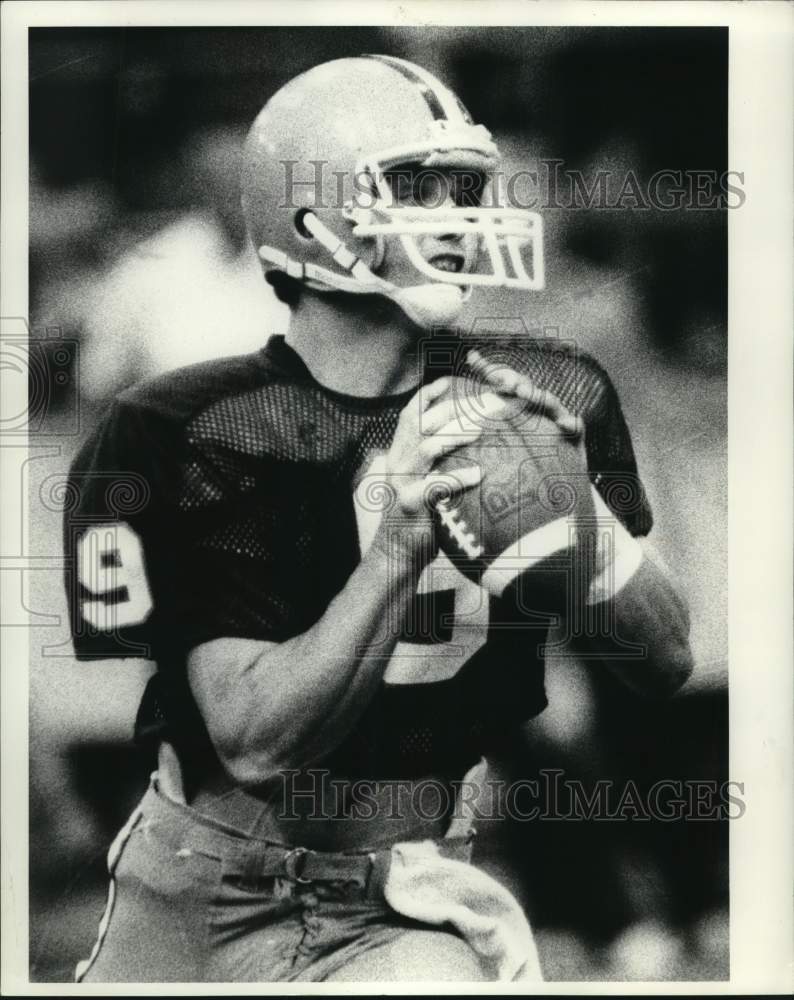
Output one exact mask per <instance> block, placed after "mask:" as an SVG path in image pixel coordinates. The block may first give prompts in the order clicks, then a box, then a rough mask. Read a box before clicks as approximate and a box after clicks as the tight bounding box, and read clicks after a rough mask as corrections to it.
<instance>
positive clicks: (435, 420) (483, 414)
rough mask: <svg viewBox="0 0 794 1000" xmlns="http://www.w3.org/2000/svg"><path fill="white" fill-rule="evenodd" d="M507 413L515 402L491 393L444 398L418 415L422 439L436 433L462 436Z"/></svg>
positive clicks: (513, 407)
mask: <svg viewBox="0 0 794 1000" xmlns="http://www.w3.org/2000/svg"><path fill="white" fill-rule="evenodd" d="M511 410H515V403H511V401H510V399H506V398H505V397H504V396H500V395H497V393H495V392H485V393H482V394H480V395H477V396H471V395H469V396H465V397H463V396H461V397H460V398H452V399H444V400H442V401H441V402H440V403H436V404H435V405H434V406H431V407H430V409H428V410H427V411H426V412H425V413H424V414H423V415H422V425H421V431H422V434H424V435H425V436H428V435H430V434H436V433H439V432H440V433H443V434H450V433H455V432H456V431H457V432H460V433H465V432H466V431H473V430H477V429H478V428H481V427H483V426H485V425H487V424H488V423H490V422H493V421H496V420H501V419H502V418H503V417H506V416H507V415H508V414H509V413H510V412H511Z"/></svg>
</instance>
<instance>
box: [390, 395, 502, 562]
mask: <svg viewBox="0 0 794 1000" xmlns="http://www.w3.org/2000/svg"><path fill="white" fill-rule="evenodd" d="M449 385H450V382H449V379H447V378H440V379H437V380H436V381H435V382H432V383H430V384H429V385H426V386H423V387H422V388H421V389H420V390H419V391H418V392H417V393H416V395H415V396H413V397H412V398H411V399H410V400H409V402H408V404H407V405H406V407H405V408H404V410H403V411H402V413H401V414H400V419H399V423H398V424H397V431H396V433H395V435H394V440H393V441H392V445H391V448H390V449H389V451H388V454H387V455H386V458H385V468H384V486H385V488H386V490H387V491H388V493H389V498H388V499H389V505H388V509H387V510H386V511H385V513H384V516H383V519H382V521H381V526H380V529H379V532H378V534H379V536H380V538H379V541H380V542H381V544H384V543H385V542H386V535H387V533H388V536H389V538H388V544H389V546H390V547H393V546H394V545H395V544H397V545H399V546H400V548H401V549H402V550H404V551H407V552H408V553H409V555H410V556H411V557H412V558H422V557H423V556H424V560H425V561H429V559H430V558H432V556H433V555H434V554H435V549H434V546H433V543H432V536H433V530H432V508H433V506H434V505H435V504H436V503H437V502H438V500H439V499H442V498H443V499H450V500H454V499H455V497H457V496H459V495H460V494H461V493H462V492H463V491H465V490H470V489H471V488H472V487H474V486H476V485H477V484H478V483H479V482H480V479H481V478H482V471H481V470H480V468H479V467H478V466H468V467H466V468H462V469H460V470H457V471H456V472H455V473H442V472H439V471H438V470H436V468H435V466H436V463H437V462H438V461H439V459H441V458H442V457H443V456H444V455H448V454H450V452H453V451H455V450H456V449H457V448H460V447H461V446H462V445H464V444H471V443H472V442H473V441H476V440H477V438H478V437H479V435H480V434H482V430H483V428H482V427H477V426H472V425H469V426H467V427H465V428H464V427H462V425H461V421H460V418H459V406H458V400H456V399H455V398H454V396H450V397H448V398H446V399H441V398H440V397H441V396H443V395H444V393H445V392H446V390H447V389H448V388H449Z"/></svg>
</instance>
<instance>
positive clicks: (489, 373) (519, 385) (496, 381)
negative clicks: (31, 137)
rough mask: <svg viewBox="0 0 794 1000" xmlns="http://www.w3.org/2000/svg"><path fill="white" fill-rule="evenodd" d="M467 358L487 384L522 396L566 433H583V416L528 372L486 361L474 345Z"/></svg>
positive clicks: (576, 435) (532, 408)
mask: <svg viewBox="0 0 794 1000" xmlns="http://www.w3.org/2000/svg"><path fill="white" fill-rule="evenodd" d="M466 360H467V362H468V364H469V366H470V367H471V368H472V369H473V370H474V371H475V372H477V374H479V375H480V376H481V377H482V378H484V379H485V380H486V381H487V382H488V383H489V385H492V386H493V387H494V388H496V389H498V390H499V391H500V392H507V393H510V394H511V395H514V396H517V397H518V398H519V399H522V400H525V401H526V402H527V403H528V404H529V408H530V409H531V410H532V411H533V412H534V413H540V414H542V415H543V416H545V417H548V418H549V420H553V421H554V422H555V423H556V424H557V426H558V427H559V428H560V430H561V431H563V432H564V433H565V434H569V435H571V436H572V437H575V438H577V439H578V438H581V437H582V435H583V434H584V423H583V422H582V420H581V419H580V418H579V417H577V416H575V415H574V414H573V413H571V412H570V410H568V408H567V407H566V406H564V404H563V403H562V401H561V400H560V399H558V397H557V396H555V395H554V393H553V392H550V391H549V390H548V389H541V388H540V387H539V386H537V385H535V383H534V382H533V381H532V379H531V378H530V377H529V376H528V375H523V374H521V373H520V372H517V371H515V370H514V369H512V368H508V367H506V366H498V365H493V364H489V363H488V362H487V361H486V360H485V358H483V356H482V355H481V354H480V353H479V351H476V350H473V349H472V350H470V351H469V352H468V354H467V356H466Z"/></svg>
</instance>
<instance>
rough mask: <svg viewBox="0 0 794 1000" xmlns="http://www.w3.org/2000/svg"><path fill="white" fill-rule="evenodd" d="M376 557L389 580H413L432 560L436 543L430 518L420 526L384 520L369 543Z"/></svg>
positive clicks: (435, 550)
mask: <svg viewBox="0 0 794 1000" xmlns="http://www.w3.org/2000/svg"><path fill="white" fill-rule="evenodd" d="M372 551H373V553H374V555H375V557H376V558H377V559H378V560H379V561H380V562H381V563H383V562H384V561H385V567H386V569H387V571H388V576H389V579H391V580H395V579H398V578H400V577H401V576H409V577H415V576H418V574H419V573H421V572H422V570H423V569H424V568H425V566H427V565H429V563H431V562H432V561H433V559H435V557H436V554H437V552H438V541H437V539H436V536H435V532H434V530H433V525H432V522H430V520H429V519H427V520H426V521H423V523H422V524H421V525H410V526H406V525H405V524H403V523H400V521H398V520H396V519H395V520H392V519H389V518H384V519H383V521H382V522H381V525H380V527H379V528H378V531H377V532H376V534H375V537H374V539H373V541H372Z"/></svg>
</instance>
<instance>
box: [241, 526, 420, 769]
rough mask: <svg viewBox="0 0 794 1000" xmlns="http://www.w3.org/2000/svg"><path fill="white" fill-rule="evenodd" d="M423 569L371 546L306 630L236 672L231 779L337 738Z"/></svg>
mask: <svg viewBox="0 0 794 1000" xmlns="http://www.w3.org/2000/svg"><path fill="white" fill-rule="evenodd" d="M422 566H423V562H422V561H421V560H419V559H416V558H414V557H412V556H410V555H407V554H405V555H403V556H400V555H399V553H391V554H390V555H387V554H386V552H385V551H384V550H383V549H382V548H380V547H378V546H373V547H372V548H371V549H370V551H369V552H368V553H367V555H366V556H365V557H364V558H363V559H362V561H361V563H360V564H359V565H358V567H357V568H356V569H355V570H354V572H353V573H352V575H351V576H350V578H349V580H348V582H347V584H346V585H345V587H344V588H343V589H342V590H341V591H340V593H339V594H338V595H337V596H336V598H335V599H334V600H333V601H332V602H331V603H330V604H329V606H328V608H327V609H326V611H325V614H324V615H323V616H322V617H321V618H320V619H319V620H318V621H317V622H316V624H315V625H314V626H312V628H310V629H309V630H308V631H306V632H305V633H303V634H301V635H299V636H296V637H295V638H293V639H290V640H288V641H286V642H283V643H280V644H279V645H278V646H270V647H269V648H268V649H266V650H265V651H263V652H262V653H261V654H260V655H258V656H255V657H253V658H252V659H251V661H250V662H249V663H247V664H246V665H245V666H244V668H243V672H242V676H241V681H242V683H241V684H240V685H238V686H237V690H238V691H240V692H243V695H242V701H243V702H244V704H241V705H240V708H241V715H240V716H239V718H240V728H239V731H238V732H237V733H236V734H235V739H234V743H235V747H236V752H233V753H232V754H231V755H229V759H228V760H227V766H230V769H231V770H232V771H233V773H234V776H235V777H236V778H238V780H245V781H246V782H251V783H255V782H258V781H262V780H264V779H265V778H267V777H268V776H270V775H272V774H273V773H276V772H278V771H280V770H283V769H284V768H292V767H301V766H305V765H306V764H308V763H311V762H312V761H315V760H319V759H321V758H322V757H323V756H325V755H326V754H327V753H329V752H330V751H331V750H333V749H334V748H335V747H336V746H338V745H339V744H340V743H341V742H342V741H343V739H344V738H345V737H346V736H347V735H348V733H349V732H350V731H351V730H352V728H353V727H354V725H355V723H356V722H357V721H358V719H359V718H360V717H361V715H362V714H363V712H364V710H365V709H366V707H367V705H368V704H369V702H370V700H371V698H372V697H373V695H374V693H375V691H376V690H377V688H378V686H379V685H380V683H381V680H382V678H383V674H384V672H385V669H386V665H387V663H388V660H389V657H390V655H391V653H392V651H393V649H394V646H395V644H396V642H397V638H398V636H399V634H400V632H401V630H402V627H403V624H404V622H405V618H406V615H407V613H408V610H409V607H410V604H411V601H412V600H413V595H414V592H415V590H416V585H417V582H418V577H419V574H420V573H421V569H422Z"/></svg>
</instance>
